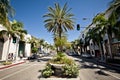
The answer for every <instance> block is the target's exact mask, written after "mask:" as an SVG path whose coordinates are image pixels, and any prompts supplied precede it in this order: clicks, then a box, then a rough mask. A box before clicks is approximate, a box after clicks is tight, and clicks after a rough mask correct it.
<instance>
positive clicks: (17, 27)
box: [11, 20, 27, 41]
mask: <svg viewBox="0 0 120 80" xmlns="http://www.w3.org/2000/svg"><path fill="white" fill-rule="evenodd" d="M23 26H24V25H23V23H22V22H19V21H16V20H14V21H13V22H12V27H11V29H12V30H11V34H12V36H15V35H18V36H20V39H21V40H22V41H23V40H24V35H25V34H27V31H26V30H24V29H23Z"/></svg>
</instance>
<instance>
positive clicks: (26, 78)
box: [0, 57, 120, 80]
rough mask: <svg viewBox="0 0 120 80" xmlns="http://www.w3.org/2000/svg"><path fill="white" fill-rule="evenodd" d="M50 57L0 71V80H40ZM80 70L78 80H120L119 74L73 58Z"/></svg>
mask: <svg viewBox="0 0 120 80" xmlns="http://www.w3.org/2000/svg"><path fill="white" fill-rule="evenodd" d="M49 59H50V57H43V58H42V59H41V61H40V62H37V61H31V62H27V63H24V64H20V65H17V66H13V67H11V68H6V69H3V70H0V80H41V79H40V75H41V72H40V70H42V69H43V68H44V66H45V64H46V62H47V61H48V60H49ZM73 59H75V61H76V62H77V63H78V65H79V68H80V80H120V77H119V76H120V73H117V72H115V71H114V70H112V71H111V70H110V69H107V68H106V67H103V66H100V65H98V66H97V65H96V64H95V63H92V62H89V61H87V60H85V59H79V58H73Z"/></svg>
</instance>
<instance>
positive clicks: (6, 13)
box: [0, 0, 15, 30]
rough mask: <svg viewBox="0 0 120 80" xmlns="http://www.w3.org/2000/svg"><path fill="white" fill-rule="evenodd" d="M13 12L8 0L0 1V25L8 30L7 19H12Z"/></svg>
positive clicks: (8, 23)
mask: <svg viewBox="0 0 120 80" xmlns="http://www.w3.org/2000/svg"><path fill="white" fill-rule="evenodd" d="M14 14H15V11H14V9H13V7H12V6H11V4H10V0H0V24H3V25H4V26H5V27H7V29H8V30H9V29H10V22H9V17H13V16H14Z"/></svg>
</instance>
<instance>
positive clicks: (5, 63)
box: [2, 61, 12, 65]
mask: <svg viewBox="0 0 120 80" xmlns="http://www.w3.org/2000/svg"><path fill="white" fill-rule="evenodd" d="M2 64H3V65H10V64H12V62H10V61H7V62H3V63H2Z"/></svg>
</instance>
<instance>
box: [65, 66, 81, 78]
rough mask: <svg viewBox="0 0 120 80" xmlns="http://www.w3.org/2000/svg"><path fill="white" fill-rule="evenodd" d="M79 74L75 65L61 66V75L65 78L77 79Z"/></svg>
mask: <svg viewBox="0 0 120 80" xmlns="http://www.w3.org/2000/svg"><path fill="white" fill-rule="evenodd" d="M78 74H79V68H78V66H77V65H76V64H73V65H68V64H67V65H65V66H63V75H64V76H66V77H70V78H71V77H72V78H73V77H77V76H78Z"/></svg>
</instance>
